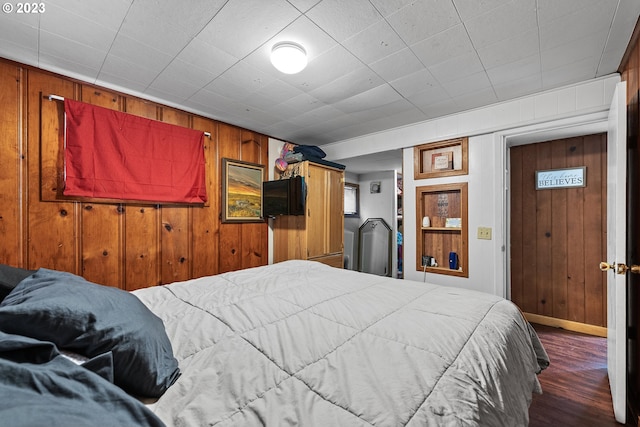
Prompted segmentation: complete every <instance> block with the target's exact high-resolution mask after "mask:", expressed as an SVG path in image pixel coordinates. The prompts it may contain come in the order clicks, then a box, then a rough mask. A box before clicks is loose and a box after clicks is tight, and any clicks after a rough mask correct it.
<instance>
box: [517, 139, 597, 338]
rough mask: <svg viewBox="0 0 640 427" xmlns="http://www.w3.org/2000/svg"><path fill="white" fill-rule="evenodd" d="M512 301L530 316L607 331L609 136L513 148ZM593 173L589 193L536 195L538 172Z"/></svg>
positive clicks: (540, 192) (589, 175)
mask: <svg viewBox="0 0 640 427" xmlns="http://www.w3.org/2000/svg"><path fill="white" fill-rule="evenodd" d="M510 162H511V168H510V175H511V185H510V188H511V299H512V300H513V301H514V302H515V303H516V304H518V306H519V307H520V308H521V309H522V310H523V311H525V312H527V313H530V314H536V315H542V316H548V317H555V318H558V319H565V320H570V321H575V322H580V323H586V324H590V325H595V326H606V280H605V278H606V276H605V273H602V272H601V271H600V270H599V268H598V266H599V262H600V261H601V260H603V259H605V254H606V135H604V134H598V135H590V136H585V137H579V138H570V139H563V140H557V141H550V142H543V143H538V144H530V145H524V146H519V147H512V148H511V149H510ZM573 166H586V167H587V186H586V187H584V188H569V189H553V190H536V189H535V171H536V170H547V169H562V168H566V167H573Z"/></svg>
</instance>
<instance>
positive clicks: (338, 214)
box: [327, 170, 344, 254]
mask: <svg viewBox="0 0 640 427" xmlns="http://www.w3.org/2000/svg"><path fill="white" fill-rule="evenodd" d="M343 177H344V172H342V171H337V170H329V171H328V184H329V195H328V196H329V197H328V201H329V204H328V212H327V217H328V221H329V229H328V236H327V237H328V239H329V241H328V248H327V249H328V252H329V253H332V254H335V253H339V252H342V249H343V246H344V178H343Z"/></svg>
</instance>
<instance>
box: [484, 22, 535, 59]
mask: <svg viewBox="0 0 640 427" xmlns="http://www.w3.org/2000/svg"><path fill="white" fill-rule="evenodd" d="M539 53H540V42H539V37H538V29H537V28H536V29H534V30H531V31H526V32H524V33H521V34H517V35H515V36H514V37H510V38H508V39H504V40H500V41H499V42H497V43H494V44H491V45H488V46H485V47H483V48H481V49H478V55H479V56H480V60H481V61H482V65H484V67H485V68H495V67H499V66H501V65H505V64H508V63H510V62H516V61H520V60H522V59H523V58H528V57H530V56H532V55H538V54H539Z"/></svg>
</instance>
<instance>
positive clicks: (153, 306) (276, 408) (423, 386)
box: [0, 260, 549, 427]
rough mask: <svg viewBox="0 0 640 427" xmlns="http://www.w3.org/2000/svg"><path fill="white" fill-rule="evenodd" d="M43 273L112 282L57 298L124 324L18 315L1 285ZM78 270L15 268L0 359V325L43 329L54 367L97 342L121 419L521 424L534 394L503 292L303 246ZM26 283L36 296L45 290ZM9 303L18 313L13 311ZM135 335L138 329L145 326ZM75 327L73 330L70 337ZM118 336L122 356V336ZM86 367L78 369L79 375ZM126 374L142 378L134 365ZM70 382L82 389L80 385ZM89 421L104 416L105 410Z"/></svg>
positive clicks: (527, 345)
mask: <svg viewBox="0 0 640 427" xmlns="http://www.w3.org/2000/svg"><path fill="white" fill-rule="evenodd" d="M43 275H44V276H45V282H47V283H54V282H55V283H58V281H62V282H65V283H67V282H69V281H71V282H73V283H72V285H69V286H72V290H73V292H74V295H75V294H76V293H77V291H78V290H80V289H83V290H84V289H85V288H90V289H93V287H94V286H96V287H97V288H96V289H97V291H98V292H103V290H104V289H109V292H113V293H114V295H117V298H120V297H121V296H124V295H126V300H127V302H126V304H122V303H120V302H119V300H118V299H117V298H116V299H115V302H113V301H111V300H110V298H111V296H108V297H107V298H102V297H100V298H98V297H96V295H91V296H89V297H87V298H84V299H83V300H81V301H75V302H72V303H70V304H71V305H72V306H73V307H76V306H78V305H83V304H84V305H89V306H90V308H85V310H88V311H89V313H88V314H86V315H85V317H86V318H91V319H93V320H92V321H94V322H96V323H99V321H100V320H99V319H100V317H101V316H103V315H104V316H105V317H109V316H112V317H113V316H114V311H115V317H116V319H115V320H110V321H109V322H111V323H113V322H116V323H118V322H120V323H124V324H125V326H124V327H122V325H120V324H118V325H117V328H115V329H118V328H121V329H124V332H123V331H119V332H118V333H117V334H119V336H116V337H115V338H113V339H111V341H112V342H111V343H110V345H108V346H104V345H96V341H101V340H103V339H104V335H105V334H104V329H105V327H103V326H101V327H98V328H97V329H102V330H99V331H98V333H96V334H93V335H92V333H93V332H91V331H90V332H87V329H91V328H84V329H83V330H82V331H80V333H78V332H76V333H75V334H71V337H70V338H69V337H67V338H65V340H62V341H60V338H59V335H60V332H59V331H60V330H61V328H62V329H64V328H66V327H67V326H66V325H62V326H60V325H56V326H55V327H54V328H52V329H53V332H52V333H49V334H46V333H43V332H42V329H47V328H48V327H49V326H47V325H49V324H50V323H51V322H52V319H58V318H59V317H60V311H59V310H60V309H59V308H56V310H58V311H57V312H56V310H53V314H51V315H50V318H46V319H44V320H42V319H40V320H39V323H38V322H36V324H35V325H29V324H30V323H32V320H31V317H33V312H34V311H41V310H42V309H41V308H39V307H37V306H36V307H33V306H28V307H26V308H23V309H20V308H19V307H20V305H21V304H22V305H24V304H25V301H24V300H25V298H24V296H23V297H22V298H18V300H19V301H18V302H16V297H15V295H19V294H20V293H21V292H24V291H25V289H33V288H34V287H35V288H37V287H38V286H34V283H29V282H30V281H34V280H35V283H37V282H38V281H37V277H38V276H43ZM60 276H62V278H61V279H60V280H58V279H59V278H60ZM34 277H36V279H34ZM83 280H84V279H82V278H79V277H78V276H73V275H70V274H68V273H60V272H55V271H51V270H46V269H40V270H38V271H37V272H35V273H33V274H30V275H29V276H27V277H26V278H25V279H24V280H22V281H20V283H19V285H18V286H17V287H16V288H15V289H14V290H13V291H11V293H9V295H8V296H7V298H6V299H5V300H4V301H3V302H2V304H0V331H2V333H3V335H5V337H4V339H2V338H3V336H2V335H0V356H1V357H0V361H6V359H7V358H6V354H7V352H6V351H3V349H5V348H7V344H6V341H7V340H6V337H7V336H8V337H9V338H10V340H9V341H11V340H14V341H15V340H18V341H20V340H23V341H24V340H32V341H34V342H35V343H36V344H33V345H34V346H37V345H40V346H41V347H42V346H43V345H44V346H45V347H47V345H49V347H47V349H48V350H47V351H49V352H50V353H53V354H54V355H53V357H52V356H47V357H45V358H44V359H49V361H48V362H46V363H51V360H53V361H56V360H57V361H58V362H63V361H64V366H63V369H66V370H72V369H79V370H81V371H87V369H85V368H84V367H83V365H82V364H80V365H78V364H77V362H73V363H72V362H69V363H67V358H65V357H61V356H58V355H56V351H57V352H64V351H69V352H71V353H73V354H79V355H80V356H81V357H83V358H84V359H85V360H84V361H83V362H82V363H88V362H91V361H93V360H94V359H96V358H98V359H99V358H100V357H103V355H104V354H105V353H110V354H111V359H112V365H113V366H112V367H111V371H109V369H106V370H107V374H104V373H103V375H98V374H93V372H90V373H91V376H92V379H93V380H94V381H95V382H96V383H99V384H100V387H101V391H100V393H101V396H111V394H113V399H111V398H110V397H109V399H106V398H103V400H109V405H108V408H109V413H111V414H113V413H114V411H116V409H113V408H114V407H118V408H117V409H118V412H120V409H122V412H123V414H124V415H122V417H123V419H126V417H127V416H131V417H132V418H131V420H134V421H132V424H130V425H163V424H165V425H167V426H204V425H207V426H221V427H222V426H261V425H267V426H425V425H428V426H509V427H513V426H526V425H527V424H528V407H529V404H530V402H531V399H532V394H533V393H540V392H541V389H540V384H539V382H538V379H537V374H538V373H539V372H540V371H541V370H542V369H544V368H545V367H546V366H547V365H548V363H549V360H548V357H547V355H546V353H545V352H544V348H543V347H542V345H541V344H540V342H539V340H538V337H537V335H536V334H535V332H534V331H533V329H532V328H531V326H530V325H529V324H528V323H527V322H526V321H525V320H524V318H523V317H522V315H521V313H520V312H519V310H518V309H517V307H515V305H513V304H512V303H511V302H509V301H507V300H505V299H502V298H499V297H496V296H493V295H489V294H485V293H480V292H474V291H468V290H462V289H457V288H451V287H442V286H436V285H432V284H426V283H421V282H413V281H408V280H398V279H392V278H388V277H381V276H375V275H370V274H364V273H358V272H353V271H349V270H342V269H336V268H332V267H328V266H325V265H323V264H320V263H316V262H312V261H299V260H292V261H286V262H282V263H277V264H273V265H269V266H264V267H257V268H252V269H247V270H241V271H236V272H231V273H225V274H220V275H216V276H210V277H203V278H198V279H193V280H189V281H185V282H177V283H173V284H169V285H164V286H157V287H152V288H146V289H141V290H137V291H135V292H133V293H127V292H124V291H119V290H116V289H113V288H107V287H104V286H100V285H92V284H89V283H82V282H83ZM40 281H42V278H41V279H40ZM79 285H82V286H81V287H78V286H79ZM90 285H91V286H90ZM111 290H113V291H111ZM50 293H51V294H53V295H60V294H61V293H63V290H60V289H56V290H54V291H53V292H50ZM12 297H13V298H12ZM114 298H115V297H114ZM40 299H41V300H42V301H45V303H46V304H49V301H50V300H51V295H44V296H42V298H40ZM98 299H106V300H108V301H109V302H108V303H107V304H106V308H105V307H98V308H97V309H94V308H93V307H92V306H93V304H94V303H95V302H96V300H98ZM26 300H27V301H28V300H29V298H26ZM62 300H63V301H66V297H65V298H63V299H62ZM42 301H41V302H40V303H42ZM62 304H63V305H64V304H66V302H64V303H62ZM127 304H129V305H130V306H129V305H127ZM27 305H28V304H27ZM121 305H124V306H125V308H124V312H122V310H121V309H119V308H118V307H120V306H121ZM16 307H18V308H16ZM21 310H22V311H21ZM47 310H48V308H47ZM64 310H66V311H63V313H68V310H69V308H68V307H64ZM136 310H140V311H143V312H145V316H144V317H140V318H135V317H134V318H132V319H129V317H128V316H131V314H127V313H130V312H131V311H136ZM45 311H46V310H45ZM147 311H148V313H146V312H147ZM16 312H19V313H22V314H21V317H19V321H16ZM45 317H46V316H45ZM147 317H149V319H151V320H149V323H150V324H151V325H152V326H153V327H152V328H149V327H148V326H147ZM83 319H84V318H83ZM96 319H98V320H96ZM158 320H159V321H161V322H159V323H158ZM74 322H75V323H78V322H79V321H77V319H76V320H75V321H74ZM109 322H106V323H107V324H108V325H109V326H112V325H110V323H109ZM80 323H81V322H80ZM16 324H20V325H22V326H16ZM25 324H26V325H27V326H25ZM34 329H35V331H36V332H34ZM150 331H151V332H150ZM117 334H116V335H117ZM63 335H64V334H63ZM87 335H90V336H89V337H87ZM107 335H108V334H107ZM131 335H133V336H134V337H133V338H130V336H131ZM74 336H75V338H74ZM78 336H79V337H80V338H78ZM156 336H157V337H156ZM149 337H152V341H153V342H152V343H148V342H146V340H148V339H149ZM81 338H82V339H84V343H83V344H77V341H78V340H80V339H81ZM156 339H157V341H156ZM50 341H53V344H46V343H49V342H50ZM56 341H57V342H56ZM130 341H131V342H133V344H131V343H129V342H130ZM43 342H44V343H45V344H42V343H43ZM123 342H124V343H128V344H127V345H128V347H130V348H129V353H133V356H132V355H131V354H129V353H128V352H127V351H124V352H123V351H122V350H121V349H120V346H121V345H122V343H123ZM3 343H5V344H3ZM18 346H20V345H18ZM87 346H89V347H91V349H90V350H91V351H87V350H86V347H87ZM14 347H15V346H14ZM14 347H12V345H9V347H8V348H14ZM21 348H23V347H21ZM29 348H30V347H29ZM137 349H140V351H138V350H137ZM10 353H11V352H10ZM121 353H123V354H121ZM141 353H143V354H151V355H152V357H151V359H152V361H151V362H149V361H145V363H142V364H141V366H142V368H140V367H139V366H136V367H135V369H131V368H130V365H131V363H138V364H140V363H139V361H137V360H136V358H137V357H139V355H140V354H141ZM11 354H13V353H11ZM63 356H64V355H63ZM67 357H68V356H67ZM131 357H134V359H131ZM145 357H146V356H145ZM14 359H15V357H14ZM123 360H124V362H123ZM132 360H133V361H132ZM12 363H14V365H16V364H17V365H18V366H22V365H23V364H24V363H25V362H23V361H21V360H17V361H15V360H14V361H12ZM94 363H95V362H94ZM71 365H74V366H75V368H73V367H72V366H71ZM107 365H108V363H107ZM147 365H150V366H147ZM98 366H101V365H100V363H98ZM14 368H15V367H14ZM58 369H60V367H59V366H58ZM102 369H103V371H104V367H102ZM123 369H124V372H120V371H122V370H123ZM1 371H2V363H0V374H2V372H1ZM109 372H111V378H109ZM140 372H143V374H142V375H140ZM158 372H159V373H158ZM81 373H82V372H81ZM87 376H88V375H87V374H85V375H84V377H82V376H81V377H82V378H80V379H79V380H78V381H80V385H82V384H86V378H85V377H87ZM131 376H137V377H140V378H136V379H135V380H134V381H132V380H131V378H130V377H131ZM94 377H95V378H94ZM149 377H152V381H149V380H148V378H149ZM109 379H111V381H109ZM127 382H128V383H127ZM139 383H145V384H144V387H143V388H142V390H141V389H135V387H138V386H140V384H139ZM5 386H6V384H3V388H4V387H5ZM132 386H133V387H134V389H133V390H132V389H131V387H132ZM145 387H146V388H145ZM72 388H73V387H72ZM104 388H107V389H108V393H107V394H104V393H105V391H104V390H102V389H104ZM91 389H92V390H93V389H95V386H92V387H91ZM123 391H124V392H123ZM0 392H2V393H4V391H0ZM79 393H80V394H81V395H83V396H85V395H86V391H83V390H82V389H81V390H80V392H79ZM83 393H84V394H83ZM109 393H111V394H109ZM133 396H135V398H134V397H133ZM87 399H88V400H89V401H94V400H95V397H91V396H90V397H88V398H87ZM1 400H2V401H4V400H5V399H1ZM114 402H115V403H114ZM67 403H68V402H67ZM103 404H104V402H102V401H100V405H94V406H101V405H103ZM3 405H4V406H3ZM71 406H72V407H73V405H72V404H71ZM119 406H122V408H119ZM7 407H9V408H7ZM10 410H11V405H10V404H7V403H4V404H3V403H0V417H3V418H2V419H7V418H4V417H5V415H11V416H18V415H19V414H20V411H19V410H14V411H13V413H12V412H10ZM85 412H86V411H85ZM132 412H133V415H131V413H132ZM100 421H101V423H100V425H108V424H105V422H107V423H108V422H110V421H109V417H108V416H107V417H106V418H105V419H100ZM134 422H135V424H134ZM87 424H94V425H96V424H95V423H90V422H89V423H87ZM24 425H28V424H24ZM61 425H62V424H61ZM111 425H122V424H118V423H112V424H111Z"/></svg>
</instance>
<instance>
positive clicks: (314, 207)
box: [307, 164, 329, 258]
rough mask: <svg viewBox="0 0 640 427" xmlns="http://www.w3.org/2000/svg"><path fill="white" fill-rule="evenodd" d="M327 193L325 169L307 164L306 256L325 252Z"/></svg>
mask: <svg viewBox="0 0 640 427" xmlns="http://www.w3.org/2000/svg"><path fill="white" fill-rule="evenodd" d="M328 193H329V182H328V174H327V170H326V169H325V168H322V167H319V166H316V165H313V164H309V173H308V174H307V250H308V253H307V258H313V257H317V256H321V255H324V254H326V253H327V225H328V216H327V213H328V210H327V196H328Z"/></svg>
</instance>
